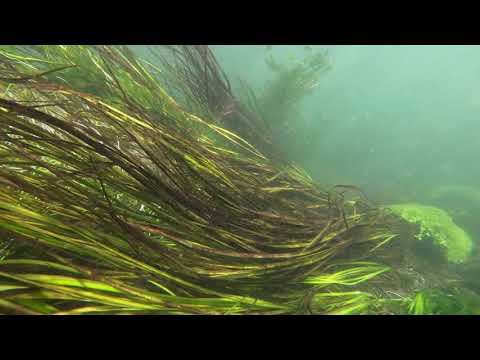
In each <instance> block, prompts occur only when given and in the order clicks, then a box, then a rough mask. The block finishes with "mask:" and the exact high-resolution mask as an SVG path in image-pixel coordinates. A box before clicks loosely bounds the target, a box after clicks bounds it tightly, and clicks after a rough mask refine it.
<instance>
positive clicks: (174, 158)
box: [0, 45, 396, 314]
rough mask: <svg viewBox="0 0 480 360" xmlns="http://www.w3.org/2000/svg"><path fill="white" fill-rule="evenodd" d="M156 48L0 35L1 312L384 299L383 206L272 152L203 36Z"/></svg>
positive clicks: (386, 229) (241, 308) (372, 304)
mask: <svg viewBox="0 0 480 360" xmlns="http://www.w3.org/2000/svg"><path fill="white" fill-rule="evenodd" d="M155 54H156V56H157V58H158V59H159V60H160V61H159V64H160V65H158V66H157V65H153V64H151V63H149V62H147V61H143V60H141V59H139V58H137V57H136V56H135V55H134V54H133V53H132V52H131V51H130V49H129V48H127V47H125V46H77V45H76V46H3V47H1V48H0V312H1V313H3V314H299V313H302V314H303V313H313V314H361V313H369V312H370V313H371V312H375V311H377V310H378V308H379V307H382V306H383V305H382V304H383V302H385V301H386V299H385V298H384V297H382V296H379V295H377V294H375V293H374V292H370V291H369V287H368V286H369V285H368V284H370V283H371V282H375V284H377V285H376V286H378V283H381V282H382V281H387V280H388V279H385V278H384V277H385V276H386V275H388V273H389V270H390V268H389V266H387V265H383V264H382V263H381V262H378V261H377V260H380V259H383V258H388V253H387V252H386V249H388V247H389V245H390V243H391V242H392V240H393V239H395V237H396V234H395V232H394V231H393V230H392V228H391V221H390V219H391V215H390V214H388V213H385V212H384V211H383V210H382V209H379V208H376V207H375V206H373V205H372V204H370V203H369V202H368V201H367V200H366V199H365V198H364V197H362V196H358V197H354V198H353V199H350V198H349V199H348V201H347V200H346V198H345V195H346V193H347V192H349V193H355V192H356V189H355V188H354V187H347V186H339V187H336V188H334V189H322V188H321V187H319V186H318V185H317V184H316V183H315V182H314V181H313V180H312V179H311V178H310V177H309V176H308V175H307V174H306V173H305V172H304V171H302V170H301V169H299V168H297V167H296V166H294V165H292V164H288V163H287V162H284V163H282V162H279V161H277V160H274V159H273V156H270V155H271V153H272V152H273V150H272V148H269V147H268V146H266V145H265V144H266V142H265V141H264V140H265V137H264V136H263V135H261V133H258V130H259V129H261V128H262V126H263V125H262V121H263V120H262V115H261V114H255V113H254V112H252V111H250V110H248V111H247V110H246V109H247V107H244V106H243V105H242V104H241V103H240V102H239V101H238V100H237V99H236V98H235V96H234V94H233V92H232V91H231V90H230V89H229V87H228V86H227V85H225V84H228V80H227V79H225V78H224V77H221V76H220V75H219V74H222V73H221V69H220V68H219V66H218V64H216V62H215V61H214V58H213V57H212V55H211V53H210V52H209V49H208V48H207V47H200V46H179V47H171V46H169V47H164V48H161V49H160V50H159V51H157V52H156V53H155ZM225 99H227V100H228V101H226V100H225ZM232 104H235V106H231V105H232ZM227 110H228V114H227ZM227 116H228V117H227ZM227 118H228V119H230V120H231V122H233V125H231V126H230V125H229V126H227V125H226V124H227V123H228V121H227ZM255 131H257V135H258V136H256V137H255V136H254V134H255V133H256V132H255ZM358 286H362V288H361V289H359V288H357V287H358Z"/></svg>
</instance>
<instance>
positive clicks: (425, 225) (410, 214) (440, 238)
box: [389, 203, 473, 263]
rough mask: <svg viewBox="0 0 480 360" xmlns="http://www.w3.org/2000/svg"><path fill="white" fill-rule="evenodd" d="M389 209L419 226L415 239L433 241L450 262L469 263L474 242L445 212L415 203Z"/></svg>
mask: <svg viewBox="0 0 480 360" xmlns="http://www.w3.org/2000/svg"><path fill="white" fill-rule="evenodd" d="M389 208H390V209H391V210H392V211H393V213H395V214H397V215H399V216H400V217H402V218H403V219H405V220H406V221H408V222H409V223H412V224H418V225H419V226H420V231H419V232H418V234H417V235H415V237H416V238H417V239H418V240H422V241H424V240H425V239H431V240H432V241H433V243H434V244H435V245H436V246H438V247H439V248H440V249H441V250H442V251H443V252H444V255H445V258H446V259H447V260H448V261H449V262H452V263H463V262H465V261H467V259H468V257H469V256H470V254H471V252H472V248H473V243H472V240H471V238H470V236H469V235H468V234H467V233H466V232H465V231H464V230H463V229H461V228H460V227H458V226H457V225H456V224H455V223H454V222H453V220H452V218H451V217H450V216H449V215H448V214H447V213H446V212H445V211H443V210H442V209H439V208H435V207H432V206H424V205H420V204H414V203H406V204H395V205H391V206H389Z"/></svg>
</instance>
